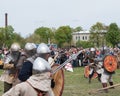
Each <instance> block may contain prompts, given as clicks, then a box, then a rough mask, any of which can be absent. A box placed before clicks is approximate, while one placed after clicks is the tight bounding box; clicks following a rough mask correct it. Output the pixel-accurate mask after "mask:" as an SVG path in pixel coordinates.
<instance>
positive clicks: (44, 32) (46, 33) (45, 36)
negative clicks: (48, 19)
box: [34, 27, 54, 43]
mask: <svg viewBox="0 0 120 96" xmlns="http://www.w3.org/2000/svg"><path fill="white" fill-rule="evenodd" d="M34 33H35V34H37V35H39V36H40V42H44V43H49V42H48V40H49V39H51V38H52V36H54V34H53V32H52V30H51V29H50V28H47V27H40V28H37V29H36V30H35V32H34Z"/></svg>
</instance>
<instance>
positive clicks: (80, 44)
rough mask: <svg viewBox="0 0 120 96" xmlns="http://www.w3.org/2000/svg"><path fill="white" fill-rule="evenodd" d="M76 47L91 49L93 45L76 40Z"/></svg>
mask: <svg viewBox="0 0 120 96" xmlns="http://www.w3.org/2000/svg"><path fill="white" fill-rule="evenodd" d="M76 46H77V47H83V48H90V47H93V46H94V45H93V44H92V43H90V42H89V41H80V40H78V41H77V42H76Z"/></svg>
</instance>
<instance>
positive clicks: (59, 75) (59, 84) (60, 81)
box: [52, 64, 64, 96]
mask: <svg viewBox="0 0 120 96" xmlns="http://www.w3.org/2000/svg"><path fill="white" fill-rule="evenodd" d="M58 66H59V64H54V65H53V66H52V69H53V70H54V69H56V68H57V67H58ZM52 79H53V80H54V82H55V86H54V87H53V88H52V90H53V92H54V94H55V96H62V93H63V89H64V70H63V69H60V70H58V71H57V72H56V73H55V74H53V77H52Z"/></svg>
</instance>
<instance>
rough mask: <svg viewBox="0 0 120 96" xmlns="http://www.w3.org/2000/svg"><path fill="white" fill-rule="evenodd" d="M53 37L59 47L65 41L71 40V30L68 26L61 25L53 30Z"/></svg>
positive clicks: (69, 41)
mask: <svg viewBox="0 0 120 96" xmlns="http://www.w3.org/2000/svg"><path fill="white" fill-rule="evenodd" d="M55 39H56V41H57V43H58V46H59V47H61V46H62V45H63V44H64V43H65V42H67V43H68V44H70V43H71V40H72V30H71V28H70V27H69V26H61V27H59V28H58V29H57V30H56V32H55Z"/></svg>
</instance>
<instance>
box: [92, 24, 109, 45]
mask: <svg viewBox="0 0 120 96" xmlns="http://www.w3.org/2000/svg"><path fill="white" fill-rule="evenodd" d="M106 30H107V26H105V25H104V24H102V23H100V22H97V23H96V24H95V25H93V26H92V27H91V28H90V33H91V34H90V41H91V42H92V43H93V44H94V45H95V46H97V47H100V46H103V43H104V35H105V33H106Z"/></svg>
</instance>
